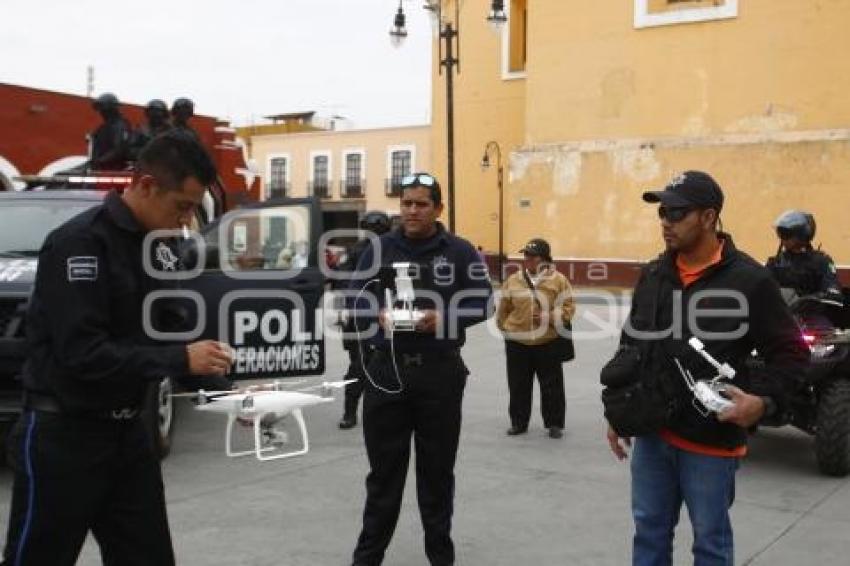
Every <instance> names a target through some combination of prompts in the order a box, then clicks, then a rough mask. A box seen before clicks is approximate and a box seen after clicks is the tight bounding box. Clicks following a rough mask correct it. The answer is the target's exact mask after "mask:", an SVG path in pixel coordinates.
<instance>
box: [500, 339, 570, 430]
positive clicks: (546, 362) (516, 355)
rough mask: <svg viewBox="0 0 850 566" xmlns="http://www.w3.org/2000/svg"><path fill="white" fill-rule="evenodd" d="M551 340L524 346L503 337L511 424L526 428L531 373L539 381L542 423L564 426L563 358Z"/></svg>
mask: <svg viewBox="0 0 850 566" xmlns="http://www.w3.org/2000/svg"><path fill="white" fill-rule="evenodd" d="M550 346H552V344H543V345H541V346H526V345H525V344H521V343H519V342H514V341H513V340H505V357H506V360H507V366H508V367H507V369H508V391H509V392H510V404H509V406H508V414H509V415H510V417H511V424H512V425H513V426H515V427H519V428H526V427H527V426H528V421H529V420H530V418H531V399H532V395H533V391H534V376H535V375H536V376H537V380H538V381H539V382H540V406H541V407H540V408H541V412H542V413H543V426H545V427H546V428H551V427H560V428H564V420H565V416H566V412H567V399H566V395H565V393H564V369H563V362H561V359H560V358H559V356H558V354H557V352H555V351H554V348H552V347H550Z"/></svg>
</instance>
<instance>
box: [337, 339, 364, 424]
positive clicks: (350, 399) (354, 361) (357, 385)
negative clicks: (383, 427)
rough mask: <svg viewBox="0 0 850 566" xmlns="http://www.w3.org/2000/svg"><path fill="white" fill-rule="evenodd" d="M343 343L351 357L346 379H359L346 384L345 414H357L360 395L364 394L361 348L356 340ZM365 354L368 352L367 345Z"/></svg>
mask: <svg viewBox="0 0 850 566" xmlns="http://www.w3.org/2000/svg"><path fill="white" fill-rule="evenodd" d="M343 345H344V347H345V349H346V351H347V352H348V359H349V364H348V371H347V372H345V377H344V379H346V380H348V379H356V380H357V381H355V382H354V383H349V384H348V385H346V386H345V401H344V405H343V406H344V414H345V416H357V403H359V402H360V396H361V395H362V394H363V362H361V361H360V348H359V347H358V346H357V341H356V340H347V341H345V342H343ZM363 354H364V355H366V354H368V352H367V351H366V350H365V346H364V351H363ZM367 357H368V356H367Z"/></svg>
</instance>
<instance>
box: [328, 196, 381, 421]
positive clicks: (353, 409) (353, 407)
mask: <svg viewBox="0 0 850 566" xmlns="http://www.w3.org/2000/svg"><path fill="white" fill-rule="evenodd" d="M360 229H361V230H366V231H368V232H372V233H373V234H375V235H377V236H381V235H383V234H386V233H387V232H389V231H390V217H389V216H388V215H387V213H386V212H382V211H380V210H370V211H369V212H367V213H366V214H364V215H363V218H361V219H360ZM370 244H371V240H370V239H369V238H363V239H361V240H358V241H357V243H355V244H354V245H353V246H352V247H351V250H350V251H349V252H348V255H347V257H346V258H345V262H344V263H343V264H342V265H341V266H340V267H339V269H340V271H345V272H354V271H355V270H356V269H357V264H358V263H359V261H360V256H362V255H363V251H364V250H365V249H366V248H367V247H369V246H370ZM345 285H346V287H347V286H348V281H346V282H345ZM343 329H344V330H345V331H346V332H347V333H348V335H349V336H348V337H347V338H345V339H343V341H342V346H343V348H345V350H346V351H347V352H348V358H349V360H350V363H349V365H348V371H347V372H346V374H345V378H344V379H346V380H349V379H355V380H357V381H355V382H354V383H349V384H348V385H346V386H345V403H344V405H343V406H344V410H343V414H342V419H341V420H340V421H339V428H341V429H349V428H353V427H354V426H356V425H357V404H358V403H359V402H360V395H362V394H363V362H362V361H361V359H360V351H361V346H360V344H359V341H358V340H357V339H356V337H352V336H351V334H352V333H354V327H353V325H352V321H351V319H349V320H347V321H346V323H345V324H344V325H343ZM363 353H364V354H367V353H368V350H366V351H364V352H363Z"/></svg>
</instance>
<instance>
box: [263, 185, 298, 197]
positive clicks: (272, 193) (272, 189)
mask: <svg viewBox="0 0 850 566" xmlns="http://www.w3.org/2000/svg"><path fill="white" fill-rule="evenodd" d="M268 194H269V198H270V199H273V198H285V197H288V196H289V195H290V194H292V191H291V186H290V184H289V183H274V184H269V185H268Z"/></svg>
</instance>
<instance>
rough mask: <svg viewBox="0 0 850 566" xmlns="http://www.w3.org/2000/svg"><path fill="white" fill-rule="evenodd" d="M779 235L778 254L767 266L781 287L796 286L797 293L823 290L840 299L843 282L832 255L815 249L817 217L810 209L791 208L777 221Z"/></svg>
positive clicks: (775, 225)
mask: <svg viewBox="0 0 850 566" xmlns="http://www.w3.org/2000/svg"><path fill="white" fill-rule="evenodd" d="M774 227H775V228H776V235H777V237H778V238H779V242H780V243H779V249H778V250H777V251H776V255H775V256H773V257H771V258H769V259H768V260H767V268H768V269H769V270H770V272H771V273H772V274H773V277H774V278H775V279H776V280H777V282H778V283H779V286H780V287H786V288H790V289H794V291H795V292H796V293H797V295H800V296H802V295H813V294H823V295H824V296H827V297H834V298H836V299H840V298H841V297H842V293H841V284H840V283H839V281H838V276H837V273H836V269H835V263H834V262H833V261H832V258H831V257H829V256H828V255H827V254H825V253H823V252H822V251H820V250H816V249H814V247H813V246H812V240H813V239H814V237H815V230H816V224H815V218H814V216H813V215H812V214H810V213H808V212H803V211H800V210H788V211H786V212H783V213H782V214H780V215H779V217H778V218H777V219H776V222H775V223H774Z"/></svg>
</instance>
